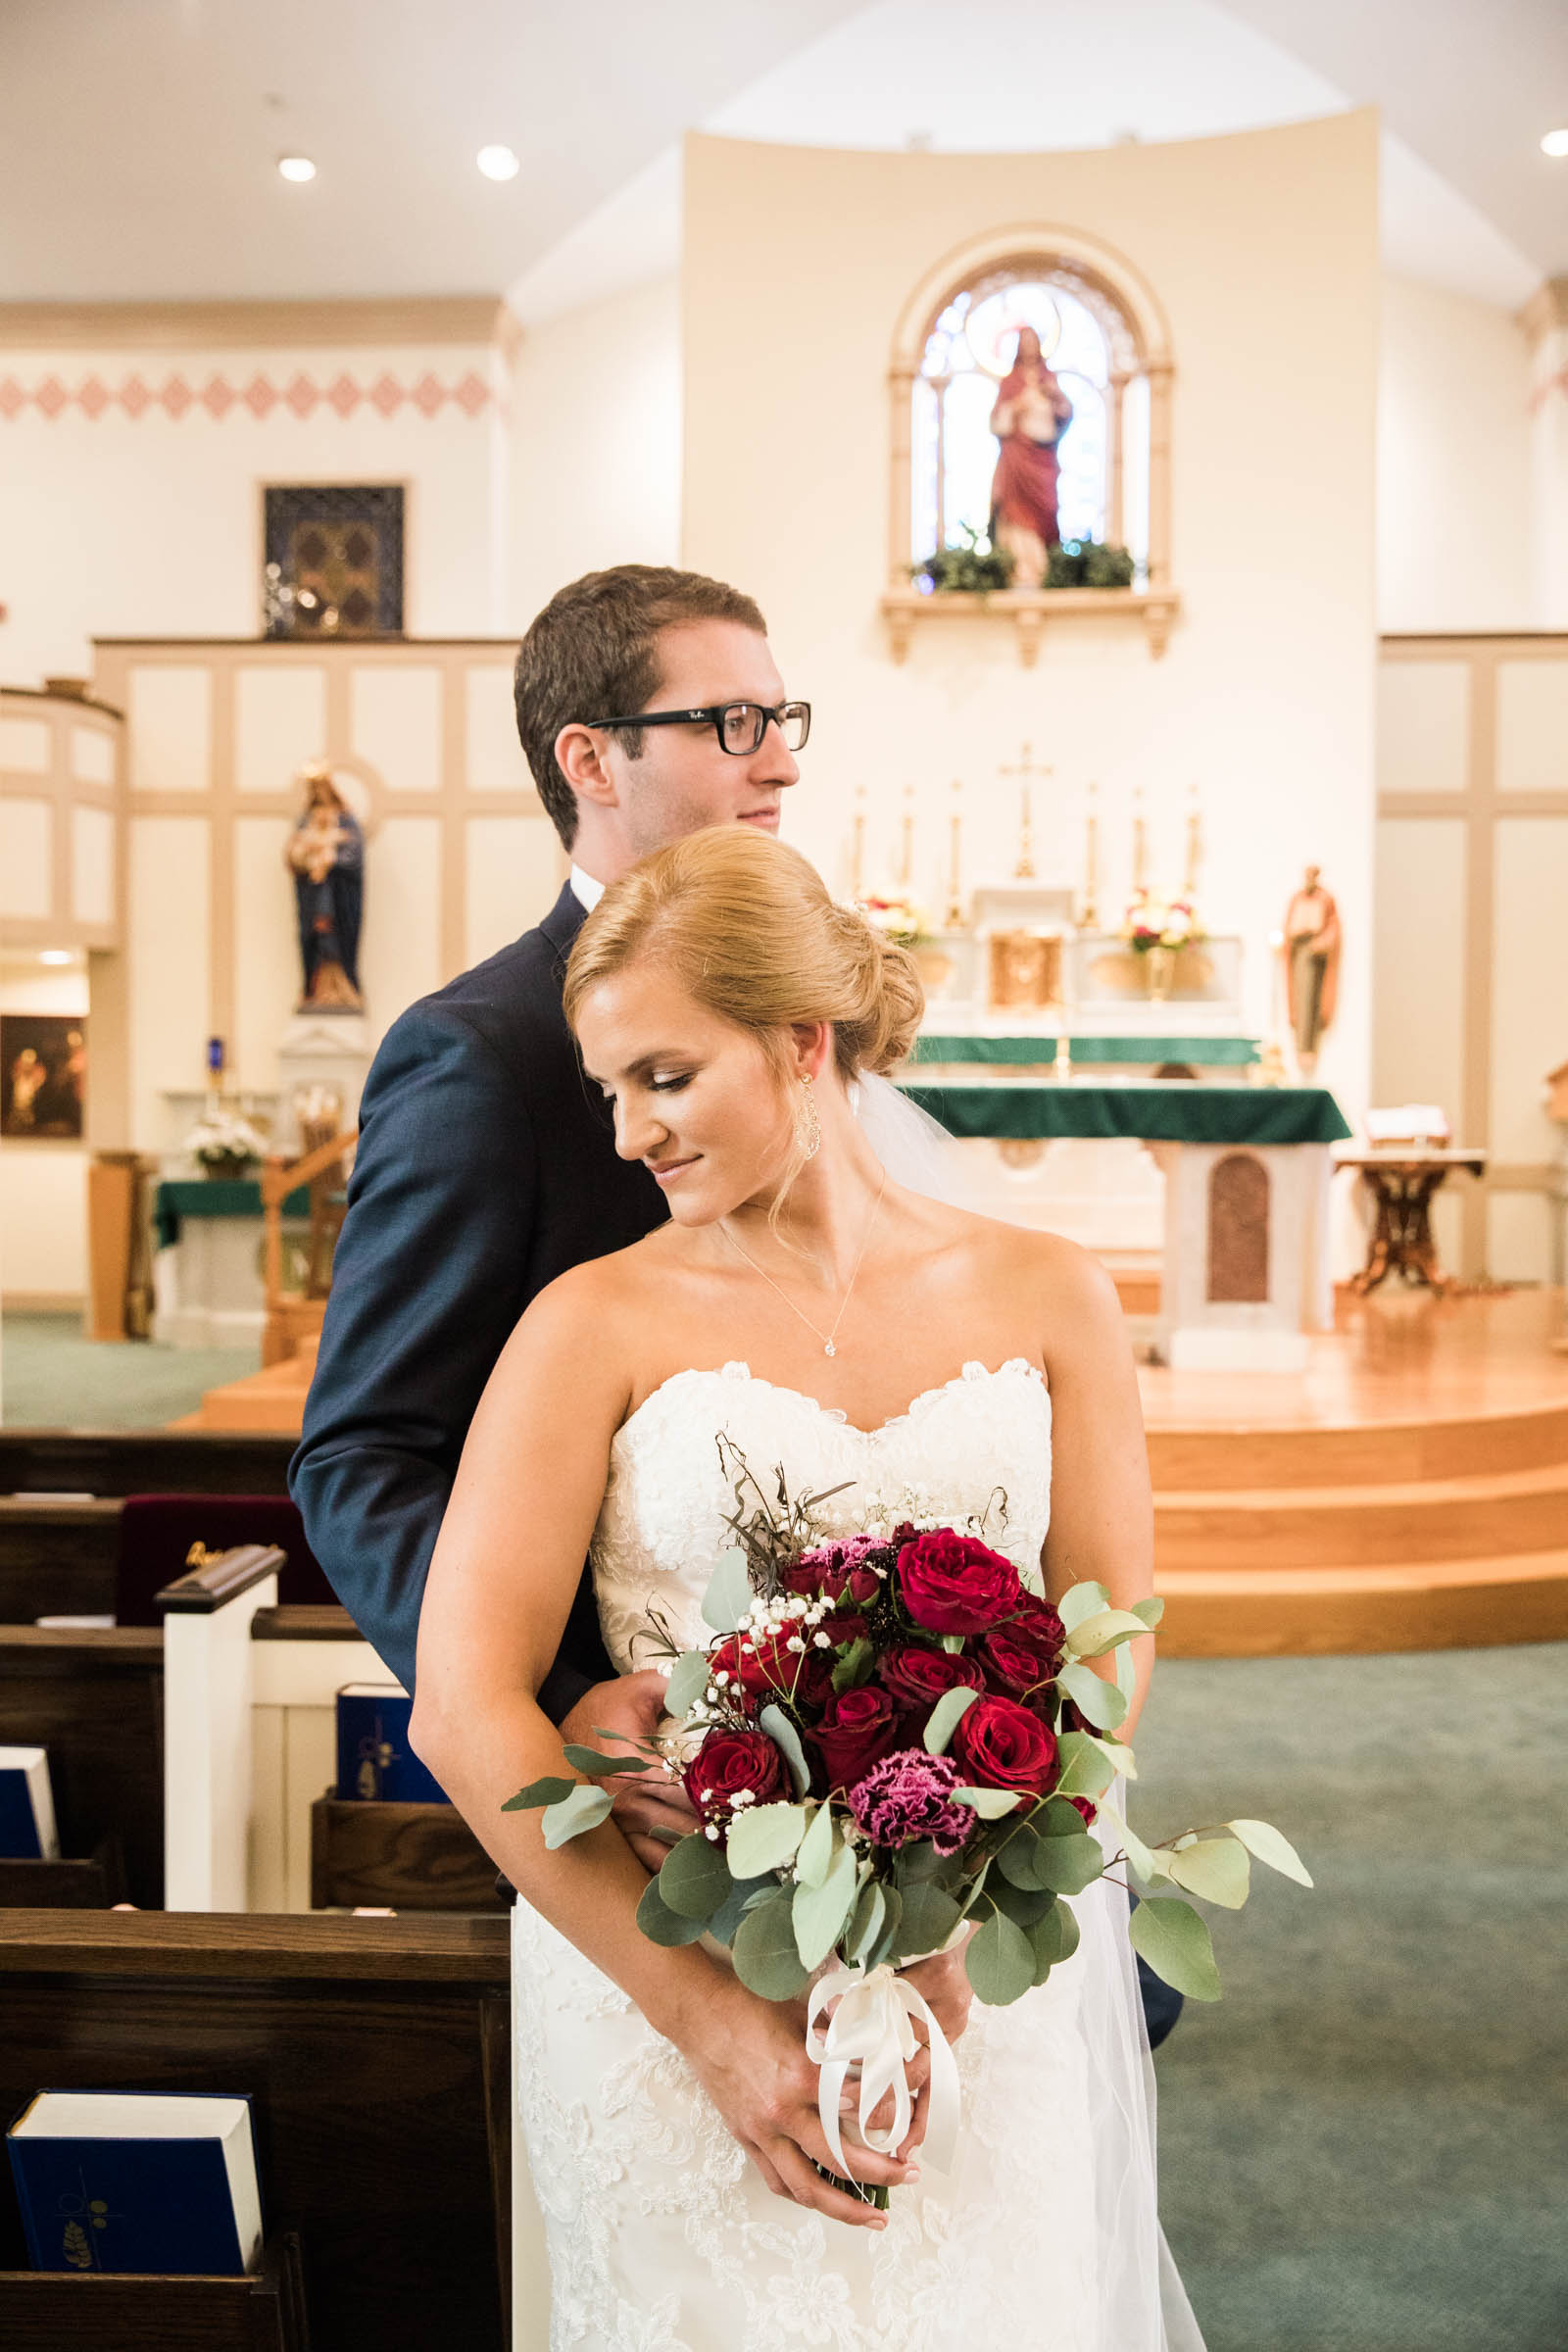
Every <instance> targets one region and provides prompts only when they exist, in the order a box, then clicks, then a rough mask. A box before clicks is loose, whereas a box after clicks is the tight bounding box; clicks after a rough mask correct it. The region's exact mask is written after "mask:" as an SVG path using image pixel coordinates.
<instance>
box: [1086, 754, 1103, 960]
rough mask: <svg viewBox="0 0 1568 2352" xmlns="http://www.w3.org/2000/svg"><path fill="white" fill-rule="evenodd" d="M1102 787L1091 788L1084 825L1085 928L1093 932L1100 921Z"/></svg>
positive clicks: (1093, 786)
mask: <svg viewBox="0 0 1568 2352" xmlns="http://www.w3.org/2000/svg"><path fill="white" fill-rule="evenodd" d="M1099 799H1100V786H1099V785H1098V784H1091V785H1090V787H1089V815H1088V818H1087V820H1086V822H1085V825H1084V911H1083V927H1084V929H1085V930H1086V931H1092V930H1093V929H1094V927H1095V925H1096V923H1097V922H1098V921H1099V920H1100V909H1099V907H1098V906H1097V904H1096V901H1097V898H1098V895H1099V890H1100V809H1099Z"/></svg>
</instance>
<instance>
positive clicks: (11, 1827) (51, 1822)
mask: <svg viewBox="0 0 1568 2352" xmlns="http://www.w3.org/2000/svg"><path fill="white" fill-rule="evenodd" d="M29 1833H30V1834H29ZM0 1854H9V1855H12V1856H21V1857H23V1858H25V1859H26V1858H31V1859H35V1860H37V1861H41V1862H58V1861H59V1859H60V1837H59V1833H58V1831H57V1830H56V1828H55V1800H54V1791H53V1789H51V1788H50V1786H49V1751H48V1749H47V1748H44V1747H0Z"/></svg>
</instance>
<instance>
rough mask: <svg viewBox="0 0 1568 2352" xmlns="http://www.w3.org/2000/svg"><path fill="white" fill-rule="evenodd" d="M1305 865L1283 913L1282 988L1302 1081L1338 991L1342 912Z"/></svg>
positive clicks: (1309, 1070)
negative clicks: (1283, 973) (1294, 894)
mask: <svg viewBox="0 0 1568 2352" xmlns="http://www.w3.org/2000/svg"><path fill="white" fill-rule="evenodd" d="M1321 874H1322V868H1321V866H1316V865H1309V866H1308V867H1307V869H1306V873H1305V875H1304V877H1303V879H1302V883H1301V887H1300V889H1299V891H1298V892H1297V893H1296V896H1295V897H1294V898H1293V899H1292V901H1291V903H1290V905H1289V907H1287V908H1286V909H1285V988H1286V1001H1287V1003H1288V1005H1289V1006H1290V1013H1291V1030H1292V1034H1293V1035H1294V1037H1295V1039H1296V1059H1297V1063H1298V1065H1299V1069H1300V1072H1301V1075H1302V1077H1303V1078H1309V1077H1310V1076H1311V1074H1312V1072H1313V1070H1314V1069H1316V1067H1317V1054H1318V1048H1319V1046H1320V1045H1321V1044H1322V1042H1323V1032H1324V1031H1325V1030H1326V1029H1327V1027H1328V1025H1329V1023H1330V1022H1331V1021H1332V1020H1333V1018H1334V1007H1335V1005H1336V1003H1337V1001H1338V998H1339V992H1340V910H1339V908H1338V907H1336V906H1335V904H1334V900H1333V898H1332V896H1331V894H1330V893H1329V892H1328V891H1326V890H1325V889H1324V887H1323V884H1322V881H1321V879H1320V877H1321Z"/></svg>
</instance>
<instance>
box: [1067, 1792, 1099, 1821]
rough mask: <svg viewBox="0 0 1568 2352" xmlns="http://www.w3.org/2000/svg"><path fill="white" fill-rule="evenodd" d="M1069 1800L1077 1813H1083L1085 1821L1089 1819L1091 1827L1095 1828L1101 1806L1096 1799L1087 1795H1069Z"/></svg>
mask: <svg viewBox="0 0 1568 2352" xmlns="http://www.w3.org/2000/svg"><path fill="white" fill-rule="evenodd" d="M1067 1802H1068V1804H1069V1805H1071V1807H1072V1809H1073V1811H1074V1812H1075V1813H1081V1814H1082V1815H1083V1817H1084V1819H1085V1821H1087V1822H1088V1824H1089V1826H1090V1828H1091V1829H1093V1828H1094V1826H1095V1815H1096V1813H1097V1812H1098V1811H1099V1810H1100V1808H1099V1806H1098V1805H1097V1804H1096V1803H1095V1802H1094V1799H1093V1798H1092V1797H1087V1796H1069V1797H1068V1799H1067Z"/></svg>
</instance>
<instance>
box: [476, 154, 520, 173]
mask: <svg viewBox="0 0 1568 2352" xmlns="http://www.w3.org/2000/svg"><path fill="white" fill-rule="evenodd" d="M473 160H474V162H475V163H476V164H477V165H478V167H479V169H480V171H481V172H483V173H484V175H485V177H486V179H515V178H516V176H517V173H518V172H520V171H521V169H522V167H521V165H520V164H519V163H518V161H517V159H516V157H515V155H514V154H513V152H512V149H511V148H510V147H481V148H480V150H479V152H478V154H477V155H476V156H475V157H474V159H473Z"/></svg>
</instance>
